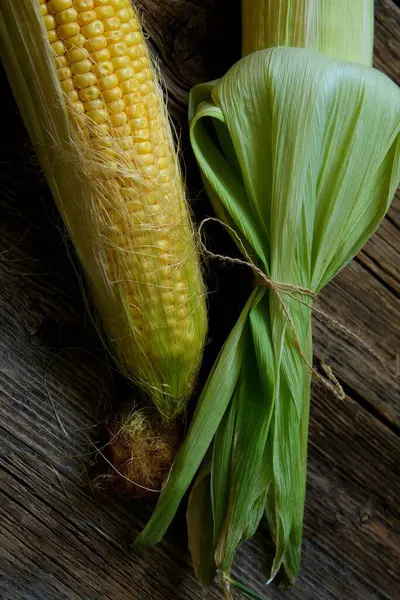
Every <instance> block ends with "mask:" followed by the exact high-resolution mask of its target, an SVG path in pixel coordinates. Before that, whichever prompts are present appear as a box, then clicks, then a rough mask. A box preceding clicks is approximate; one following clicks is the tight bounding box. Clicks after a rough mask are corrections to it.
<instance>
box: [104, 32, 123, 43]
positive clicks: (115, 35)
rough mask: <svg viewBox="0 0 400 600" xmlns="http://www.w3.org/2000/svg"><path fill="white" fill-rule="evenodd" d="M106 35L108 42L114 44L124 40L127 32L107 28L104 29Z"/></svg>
mask: <svg viewBox="0 0 400 600" xmlns="http://www.w3.org/2000/svg"><path fill="white" fill-rule="evenodd" d="M104 36H105V37H106V38H107V43H108V44H112V43H114V42H123V41H124V36H125V34H124V32H123V31H122V30H121V29H106V30H104Z"/></svg>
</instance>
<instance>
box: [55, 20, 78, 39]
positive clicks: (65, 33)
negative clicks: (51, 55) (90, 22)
mask: <svg viewBox="0 0 400 600" xmlns="http://www.w3.org/2000/svg"><path fill="white" fill-rule="evenodd" d="M78 33H79V25H78V24H77V23H67V24H66V25H59V26H58V27H57V34H58V37H59V38H60V39H61V40H68V39H69V38H72V37H73V36H75V35H77V34H78Z"/></svg>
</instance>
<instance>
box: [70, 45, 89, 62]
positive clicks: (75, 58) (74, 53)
mask: <svg viewBox="0 0 400 600" xmlns="http://www.w3.org/2000/svg"><path fill="white" fill-rule="evenodd" d="M88 57H89V52H88V51H87V50H85V48H71V50H68V52H67V60H68V62H69V63H75V62H79V61H81V60H85V59H87V58H88Z"/></svg>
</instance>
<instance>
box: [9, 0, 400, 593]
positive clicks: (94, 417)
mask: <svg viewBox="0 0 400 600" xmlns="http://www.w3.org/2000/svg"><path fill="white" fill-rule="evenodd" d="M349 1H350V0H349ZM139 5H140V7H141V11H142V15H143V19H144V22H145V24H146V29H147V31H148V33H149V35H150V38H151V43H152V46H153V49H154V51H155V52H156V53H157V55H158V56H159V60H160V63H161V68H162V72H163V75H164V78H165V80H166V83H167V88H168V93H169V100H170V108H171V112H172V114H173V115H174V117H175V118H176V120H177V125H178V130H179V131H180V134H181V136H182V140H183V150H184V152H183V157H184V162H185V168H186V170H187V173H188V181H189V187H190V196H191V198H192V200H193V209H194V211H195V214H196V217H197V219H201V218H202V217H204V216H205V215H207V214H212V212H211V209H210V207H209V205H208V202H207V200H206V199H205V198H204V194H203V193H202V191H201V184H200V182H199V178H198V175H197V171H196V168H195V165H194V161H193V157H192V155H191V153H190V150H189V149H188V145H187V128H186V104H187V94H188V90H189V89H190V87H191V86H192V85H193V84H195V83H197V82H200V81H204V80H207V79H212V78H216V77H218V76H220V75H222V74H223V73H224V71H225V70H226V69H227V68H228V67H229V66H230V65H231V64H232V63H233V62H234V61H235V60H236V59H237V58H238V57H239V52H240V42H239V38H240V23H239V21H240V2H239V0H142V1H141V2H139ZM399 57H400V8H398V7H396V5H395V3H394V2H393V1H392V0H378V1H377V2H376V43H375V64H376V66H377V67H378V68H379V69H381V70H383V71H385V72H386V73H387V74H388V75H389V76H390V77H392V78H393V79H394V80H395V81H397V83H400V58H399ZM0 94H1V98H0V100H1V109H2V110H1V112H0V122H1V129H2V136H1V138H0V140H1V141H0V168H1V176H0V211H1V220H0V223H1V238H0V482H1V483H0V515H1V517H0V518H1V521H0V598H1V599H4V600H17V599H24V600H28V599H29V600H36V599H37V600H50V599H55V600H67V599H68V600H78V599H84V600H106V599H110V600H128V599H134V600H150V599H151V600H173V599H174V600H175V599H176V600H188V599H189V598H190V599H192V600H195V599H200V598H204V597H208V598H215V599H217V598H222V594H221V592H220V590H219V589H218V586H217V585H215V586H214V587H213V589H212V590H211V591H210V592H209V594H208V596H207V594H205V593H204V592H203V591H202V590H201V589H200V587H199V586H198V584H197V583H196V581H195V579H194V577H193V575H192V570H191V565H190V558H189V555H188V552H187V541H186V534H185V521H184V508H183V507H182V509H181V511H180V513H179V515H178V516H177V518H176V520H175V522H174V524H173V526H172V527H171V529H170V531H169V533H168V535H167V537H166V540H165V542H164V543H162V544H160V545H158V546H157V547H155V548H153V549H150V550H148V551H146V552H142V553H140V554H132V553H131V552H130V550H129V545H130V542H131V540H132V538H133V537H134V535H135V534H136V533H137V532H138V531H139V530H140V528H141V527H142V526H143V524H144V522H145V520H146V518H147V517H148V516H149V514H150V511H151V503H150V502H137V501H128V500H124V499H121V498H119V497H117V496H116V495H115V494H114V493H112V492H110V491H107V490H100V491H99V490H97V489H95V488H94V486H93V484H91V483H90V482H91V481H93V477H94V476H95V473H96V472H97V471H98V470H101V469H104V462H103V461H102V459H101V458H100V455H99V453H98V450H99V449H100V450H101V446H100V445H99V440H101V439H102V431H103V429H104V423H105V421H106V420H107V417H108V416H109V415H110V414H111V412H112V410H113V408H114V407H115V406H116V404H117V403H118V402H121V400H127V399H129V397H131V395H132V390H130V389H129V388H128V387H127V386H126V384H125V383H124V382H123V380H122V378H121V377H120V376H119V375H118V374H117V373H115V372H114V371H113V368H112V365H110V364H109V363H108V362H107V358H106V356H105V354H104V352H103V350H102V348H101V345H100V343H99V340H98V338H97V335H96V333H95V331H94V330H93V327H92V325H91V322H90V320H89V318H88V317H87V314H86V311H85V307H84V303H83V301H82V298H81V293H80V289H79V284H78V280H77V277H76V273H75V271H74V268H73V266H72V264H71V262H70V260H69V258H68V256H67V252H66V248H65V243H64V239H63V237H64V233H63V229H62V226H61V224H60V221H59V218H58V216H57V213H56V210H55V208H54V205H53V201H52V199H51V197H50V195H49V192H48V190H47V187H46V185H45V183H44V181H43V177H42V175H41V174H40V171H39V169H38V166H37V163H36V160H35V158H34V156H33V154H32V151H31V149H30V146H29V142H28V139H27V135H26V132H25V130H24V127H23V125H22V123H21V119H20V117H19V115H18V112H17V109H16V107H15V104H14V102H13V98H12V95H11V93H10V90H9V89H8V86H7V83H6V80H5V77H4V73H2V74H1V88H0ZM8 127H10V129H9V130H8V131H9V132H8V133H7V134H5V133H4V132H5V131H6V128H8ZM211 240H212V244H213V247H214V249H216V250H223V251H225V252H231V251H232V252H233V251H234V249H233V248H232V247H231V246H230V244H229V240H227V238H226V237H225V236H224V235H223V233H222V232H221V231H220V230H218V229H216V230H215V231H213V232H212V236H211ZM399 252H400V196H399V195H397V197H396V199H395V201H394V203H393V205H392V208H391V209H390V211H389V213H388V215H387V217H386V219H385V220H384V223H383V224H382V226H381V228H380V230H379V232H378V233H377V234H376V235H375V236H374V238H373V239H372V240H371V241H370V242H369V243H368V244H367V246H366V248H365V249H364V250H363V251H362V252H361V253H360V255H359V256H358V257H357V258H356V259H355V260H354V261H353V262H352V263H351V265H350V266H348V267H347V268H346V269H345V270H344V271H343V272H342V273H341V274H340V275H339V276H338V277H337V278H336V280H335V281H334V282H333V283H331V284H330V285H329V286H328V287H327V288H326V290H325V291H324V293H323V294H322V295H321V298H320V300H319V303H320V306H321V307H322V308H323V309H324V310H326V311H328V312H329V313H330V314H332V315H333V316H336V317H338V318H340V319H341V320H342V321H343V323H344V324H345V325H347V326H348V327H350V328H351V329H352V330H353V331H355V332H357V333H359V334H360V335H361V336H362V338H363V339H364V340H365V341H366V343H367V344H368V345H369V346H370V347H371V348H372V349H373V350H374V351H376V352H377V353H379V354H380V356H381V357H382V358H383V361H384V363H385V368H383V366H382V365H381V364H380V363H379V362H378V361H377V360H376V359H375V358H374V357H373V356H372V355H371V354H369V353H368V352H367V351H366V350H365V348H364V347H362V346H361V345H359V344H358V343H357V342H355V341H354V340H353V339H347V338H346V337H345V336H344V334H343V333H342V332H341V331H337V330H336V329H335V328H334V327H333V326H332V325H331V324H329V323H326V322H324V321H323V320H322V321H321V320H319V319H318V318H316V319H315V354H316V357H317V358H324V359H325V360H326V361H328V362H329V363H330V364H331V365H332V368H333V369H334V371H335V373H336V374H337V376H338V378H339V379H340V382H341V383H342V385H343V387H344V389H345V391H346V394H347V397H346V400H345V401H342V402H340V401H338V400H337V399H336V398H334V397H332V396H331V395H329V394H327V392H326V391H325V390H323V389H320V388H319V387H318V386H315V387H314V390H313V401H312V415H311V426H310V459H309V477H308V493H307V504H306V513H305V531H304V551H303V564H302V570H301V575H300V577H299V579H298V583H297V584H296V585H295V586H294V587H293V588H292V589H291V590H288V591H281V590H279V589H278V588H277V587H276V586H275V585H274V584H273V585H271V586H270V587H268V588H267V587H266V586H265V582H266V579H267V577H266V557H267V556H268V554H269V553H270V546H269V545H268V543H267V535H266V532H265V531H263V530H262V531H260V533H259V535H258V536H257V537H256V539H255V540H254V541H252V542H250V543H248V544H246V545H245V546H244V547H243V548H242V549H241V550H240V551H239V553H238V558H237V562H236V565H235V570H234V574H235V575H236V576H237V577H239V578H240V579H242V580H243V581H245V582H246V583H248V584H250V585H252V586H253V587H254V588H255V589H257V590H258V591H259V592H260V593H263V595H264V596H265V597H266V598H282V599H287V600H294V599H299V600H300V599H301V600H333V599H335V600H339V599H340V600H361V599H362V600H389V599H390V600H396V599H398V598H400V504H399V497H400V472H399V465H400V437H399V434H400V394H399V392H400V298H399V292H400V265H399ZM211 267H212V269H211ZM243 271H244V270H243V269H241V267H237V266H235V267H232V266H224V267H222V266H221V265H218V264H212V265H209V268H208V282H209V286H210V296H209V303H210V315H211V328H210V331H211V334H210V340H209V345H208V349H207V354H206V359H205V364H204V369H203V378H204V376H205V375H206V373H207V371H208V369H209V368H210V366H211V364H212V361H213V359H214V357H215V354H216V352H217V351H218V348H219V347H220V345H221V343H222V342H223V340H224V338H225V336H226V335H227V333H228V331H229V329H230V327H231V326H232V324H233V322H234V320H235V318H236V316H237V314H238V312H239V310H240V308H241V306H242V304H243V301H244V300H245V298H246V294H247V291H248V290H247V285H246V284H247V279H246V273H245V272H243ZM217 289H218V290H219V292H218V294H215V291H216V290H217Z"/></svg>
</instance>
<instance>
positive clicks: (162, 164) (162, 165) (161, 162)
mask: <svg viewBox="0 0 400 600" xmlns="http://www.w3.org/2000/svg"><path fill="white" fill-rule="evenodd" d="M156 164H157V167H158V168H159V169H161V170H163V169H168V167H169V160H168V158H167V157H166V156H163V157H162V158H159V159H157V161H156Z"/></svg>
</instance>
